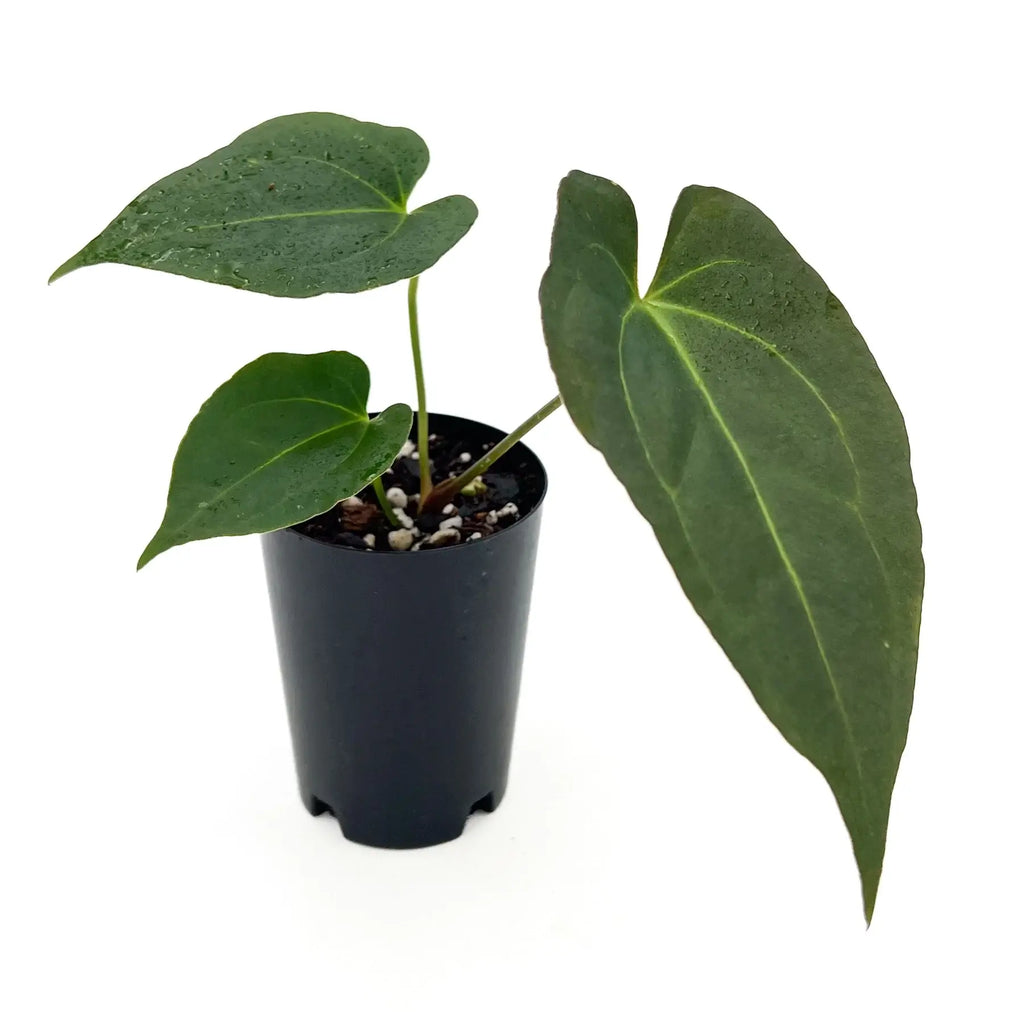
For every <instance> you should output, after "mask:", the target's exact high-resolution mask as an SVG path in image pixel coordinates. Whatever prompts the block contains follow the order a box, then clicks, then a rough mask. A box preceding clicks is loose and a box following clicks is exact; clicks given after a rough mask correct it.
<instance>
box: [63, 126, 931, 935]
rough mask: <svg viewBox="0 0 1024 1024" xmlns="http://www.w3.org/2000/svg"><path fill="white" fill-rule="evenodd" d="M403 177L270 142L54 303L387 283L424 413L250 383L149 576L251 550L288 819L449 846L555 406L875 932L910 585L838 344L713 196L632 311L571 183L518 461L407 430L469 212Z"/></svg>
mask: <svg viewBox="0 0 1024 1024" xmlns="http://www.w3.org/2000/svg"><path fill="white" fill-rule="evenodd" d="M427 160H428V153H427V148H426V146H425V145H424V143H423V141H422V140H421V139H420V138H419V136H417V135H415V134H414V133H413V132H411V131H408V130H407V129H404V128H391V127H384V126H381V125H377V124H372V123H366V122H360V121H356V120H352V119H350V118H347V117H342V116H339V115H336V114H325V113H308V114H296V115H291V116H287V117H279V118H276V119H274V120H271V121H268V122H266V123H264V124H261V125H259V126H257V127H256V128H253V129H251V130H250V131H248V132H245V133H244V134H243V135H241V136H240V137H239V138H237V139H236V140H235V141H234V142H232V143H231V144H230V145H228V146H226V147H225V148H223V149H221V150H218V151H217V152H215V153H213V154H211V155H210V156H208V157H205V158H204V159H202V160H199V161H198V162H196V163H194V164H191V165H190V166H188V167H185V168H183V169H182V170H179V171H176V172H175V173H173V174H171V175H169V176H168V177H166V178H164V179H162V180H161V181H158V182H157V183H156V184H155V185H153V186H151V187H150V188H149V189H147V190H146V191H145V192H143V193H142V194H141V195H140V196H138V198H136V199H135V200H133V201H132V202H131V203H130V204H129V205H128V206H127V207H126V208H125V209H124V210H123V211H122V212H121V213H120V214H119V215H118V216H117V217H116V218H115V219H114V221H113V222H112V223H111V224H110V225H109V226H108V227H107V228H106V229H105V230H104V231H103V232H101V233H100V234H99V235H98V236H97V237H96V238H95V239H94V240H93V241H91V242H90V243H89V244H88V245H86V246H85V248H83V249H82V250H81V251H80V252H79V253H77V254H76V255H75V256H73V257H72V258H71V259H69V260H68V261H67V262H66V263H64V264H63V265H62V266H61V267H60V268H59V269H58V270H57V271H56V272H55V273H54V275H53V278H51V280H53V279H56V278H58V277H61V276H62V275H64V274H66V273H68V272H70V271H72V270H75V269H78V268H80V267H84V266H88V265H91V264H96V263H105V262H106V263H123V264H129V265H132V266H141V267H148V268H151V269H156V270H164V271H168V272H171V273H175V274H182V275H185V276H188V277H193V278H198V279H200V280H204V281H212V282H216V283H220V284H227V285H231V286H232V287H236V288H242V289H248V290H252V291H259V292H264V293H268V294H271V295H280V296H289V297H306V296H312V295H317V294H321V293H323V292H358V291H363V290H366V289H369V288H375V287H380V286H383V285H387V284H392V283H394V282H397V281H401V280H407V281H408V282H409V284H408V310H409V324H410V333H411V340H412V354H413V363H414V368H415V376H416V384H417V410H416V413H415V414H414V413H413V411H412V409H411V408H410V407H409V406H407V405H393V406H391V407H390V408H387V409H385V410H384V411H383V412H381V413H379V414H375V415H371V414H370V413H369V412H368V411H367V396H368V393H369V373H368V371H367V368H366V366H365V365H364V364H363V363H362V362H361V361H360V360H359V359H358V358H357V357H356V356H355V355H352V354H350V353H347V352H321V353H317V354H314V355H294V354H286V353H272V354H269V355H264V356H261V357H259V358H257V359H255V360H254V361H253V362H251V363H249V364H248V365H247V366H245V367H243V368H242V369H241V370H239V371H238V373H237V374H235V376H233V377H232V378H231V379H230V380H228V381H227V382H225V383H224V384H222V385H221V386H220V387H219V388H217V390H216V391H215V392H214V393H213V394H212V396H211V397H210V399H209V400H208V401H207V402H206V403H204V405H203V406H202V408H201V409H200V410H199V412H198V413H197V415H196V416H195V418H194V419H193V420H192V423H191V424H190V426H189V427H188V430H187V431H186V433H185V436H184V438H183V440H182V442H181V445H180V448H179V450H178V453H177V456H176V458H175V461H174V467H173V470H172V474H171V483H170V488H169V493H168V500H167V511H166V514H165V516H164V519H163V522H162V523H161V524H160V527H159V529H158V530H157V531H156V534H155V535H154V537H153V539H152V540H151V541H150V543H149V544H148V545H147V547H146V549H145V551H144V552H143V554H142V556H141V558H140V560H139V565H140V567H141V566H142V565H145V564H146V563H147V562H148V561H150V560H151V559H152V558H154V557H155V556H156V555H158V554H160V553H161V552H163V551H166V550H168V549H169V548H171V547H173V546H175V545H178V544H183V543H186V542H189V541H192V540H197V539H201V538H204V537H213V536H225V535H239V534H249V533H260V534H263V547H264V555H265V560H266V565H267V573H268V581H269V589H270V595H271V601H272V606H273V612H274V618H275V629H276V632H277V638H278V647H279V651H280V656H281V665H282V672H283V676H284V682H285V689H286V694H287V698H288V710H289V720H290V723H291V729H292V736H293V741H294V751H295V757H296V764H297V770H298V777H299V786H300V791H301V793H302V797H303V800H304V802H305V804H306V806H307V808H308V809H309V810H310V811H311V812H313V813H319V812H320V811H322V810H326V809H329V810H331V811H332V812H333V813H334V814H335V815H336V816H337V817H338V818H339V820H340V822H341V824H342V828H343V830H344V831H345V834H346V835H349V836H350V837H351V838H353V839H356V840H359V841H362V842H367V843H371V844H375V845H383V846H421V845H426V844H429V843H434V842H440V841H443V840H445V839H450V838H453V837H454V836H456V835H458V834H459V833H460V832H461V830H462V826H463V823H464V821H465V818H466V816H467V814H468V813H469V812H470V811H471V810H472V809H474V808H476V807H483V808H486V809H493V808H494V807H495V806H496V805H497V803H498V802H499V801H500V799H501V796H502V793H503V792H504V788H505V782H506V778H507V771H508V760H509V753H510V749H511V739H512V730H513V723H514V716H515V707H516V698H517V690H518V685H519V674H520V666H521V657H522V647H523V640H524V634H525V626H526V618H527V609H528V604H529V596H530V587H531V577H532V567H533V559H534V553H535V549H536V541H537V532H538V529H539V521H540V510H541V505H542V502H543V497H544V490H545V476H544V470H543V467H542V466H541V464H540V462H539V461H538V460H537V459H536V457H535V456H534V455H533V454H532V453H531V452H530V451H529V450H528V449H527V448H526V447H525V446H524V445H523V443H522V437H523V436H524V435H525V434H526V433H527V432H528V431H529V430H530V429H531V428H532V427H533V426H535V425H536V424H537V423H539V422H541V420H543V419H544V418H545V417H546V416H548V415H550V414H551V413H552V412H554V411H555V410H556V409H557V408H558V407H559V405H561V404H563V403H564V404H565V406H566V408H567V410H568V412H569V414H570V416H571V418H572V420H573V422H574V423H575V424H576V426H577V427H578V428H579V430H580V432H581V433H582V434H583V436H584V437H585V438H586V439H587V441H589V442H590V443H591V444H592V445H594V446H596V447H597V448H598V449H599V450H600V451H601V452H602V453H603V454H604V456H605V458H606V460H607V462H608V465H609V466H610V467H611V469H612V471H613V472H614V473H615V475H616V476H617V477H618V478H619V479H620V480H621V482H622V483H623V484H624V485H625V487H626V488H627V490H628V492H629V494H630V496H631V498H632V500H633V502H634V504H635V505H636V507H637V508H638V510H639V511H640V513H641V514H642V515H643V516H644V517H645V518H646V519H647V521H648V522H649V523H650V525H651V527H652V528H653V530H654V532H655V534H656V535H657V537H658V540H659V542H660V544H661V546H662V548H663V550H664V552H665V555H666V557H667V558H668V560H669V561H670V563H671V564H672V567H673V569H674V570H675V573H676V575H677V577H678V579H679V582H680V584H681V585H682V587H683V589H684V591H685V592H686V594H687V596H688V597H689V599H690V601H691V603H692V604H693V606H694V608H695V609H696V611H697V612H698V614H699V615H700V616H701V617H702V619H703V620H704V622H705V623H706V624H707V626H708V628H709V629H710V630H711V632H712V634H713V635H714V636H715V638H716V640H717V641H718V642H719V644H720V645H721V646H722V648H723V650H724V651H725V653H726V655H727V656H728V657H729V659H730V660H731V661H732V663H733V665H734V666H735V667H736V669H737V670H738V671H739V672H740V674H741V675H742V676H743V678H744V680H745V681H746V683H747V685H748V686H749V688H750V690H751V691H752V693H753V695H754V697H755V699H756V700H757V701H758V703H759V704H760V706H761V707H762V709H763V710H764V711H765V713H766V714H767V716H768V717H769V718H770V719H771V721H772V722H773V723H774V724H775V725H776V726H777V727H778V728H779V730H780V731H781V732H782V734H783V736H784V737H785V738H786V739H787V740H788V741H789V742H790V743H791V744H792V745H793V746H794V747H795V748H796V749H797V750H798V751H800V753H802V754H803V755H804V756H806V757H807V758H808V759H809V760H810V761H811V762H812V763H813V764H814V765H815V766H816V767H817V768H818V769H819V770H820V771H821V772H822V774H823V775H824V776H825V778H826V780H827V781H828V783H829V785H830V787H831V788H832V790H833V793H834V794H835V797H836V800H837V802H838V804H839V809H840V811H841V813H842V816H843V819H844V821H845V824H846V827H847V829H848V831H849V834H850V837H851V839H852V842H853V848H854V854H855V857H856V860H857V864H858V867H859V870H860V875H861V881H862V891H863V898H864V908H865V913H866V915H867V917H868V920H870V917H871V913H872V910H873V907H874V900H875V895H876V891H877V886H878V880H879V875H880V872H881V866H882V858H883V853H884V847H885V834H886V827H887V823H888V814H889V803H890V797H891V793H892V787H893V784H894V780H895V776H896V771H897V768H898V764H899V760H900V756H901V753H902V750H903V746H904V744H905V741H906V735H907V726H908V721H909V715H910V709H911V702H912V696H913V686H914V674H915V668H916V658H917V637H918V627H919V621H920V608H921V596H922V591H923V563H922V559H921V550H920V549H921V537H920V527H919V523H918V519H917V512H916V498H915V492H914V486H913V481H912V477H911V472H910V461H909V450H908V445H907V440H906V434H905V430H904V426H903V420H902V417H901V415H900V412H899V409H898V407H897V405H896V403H895V401H894V399H893V398H892V395H891V393H890V392H889V389H888V387H887V386H886V383H885V381H884V379H883V377H882V375H881V373H880V371H879V370H878V367H877V366H876V364H875V362H874V360H873V358H872V356H871V354H870V352H869V350H868V348H867V346H866V345H865V343H864V341H863V339H862V338H861V336H860V334H859V333H858V332H857V330H856V328H855V327H854V325H853V324H852V322H851V321H850V318H849V316H848V315H847V313H846V311H845V310H844V309H843V307H842V305H841V304H840V303H839V301H838V300H837V299H836V298H835V296H834V295H833V294H832V293H831V292H830V291H829V290H828V288H827V287H826V286H825V284H824V283H823V282H822V280H821V278H820V277H819V276H818V275H817V274H816V273H815V271H814V270H813V269H812V268H811V267H809V266H808V265H807V264H806V263H805V262H804V261H803V260H802V259H801V258H800V256H799V255H798V253H797V252H796V251H795V250H794V249H793V247H792V246H791V245H790V244H789V243H788V242H787V241H786V239H785V238H784V237H783V236H782V235H781V234H780V232H779V231H778V229H777V228H776V227H775V225H774V224H773V223H772V222H771V221H770V220H769V219H768V218H767V217H766V216H765V215H764V214H763V213H761V212H760V210H758V209H757V208H756V207H754V206H753V205H751V204H750V203H748V202H746V201H745V200H743V199H741V198H739V197H738V196H735V195H732V194H731V193H729V192H725V191H722V190H720V189H716V188H704V187H696V186H691V187H688V188H685V189H684V190H683V191H682V192H681V194H680V196H679V199H678V201H677V203H676V206H675V209H674V211H673V213H672V217H671V221H670V223H669V228H668V234H667V238H666V241H665V245H664V250H663V252H662V256H661V260H660V263H659V265H658V268H657V271H656V273H655V276H654V280H653V281H652V283H651V284H650V286H649V287H648V288H647V290H646V291H643V292H642V291H641V289H640V287H639V284H638V281H637V269H636V266H637V262H636V261H637V225H636V217H635V213H634V210H633V205H632V202H631V201H630V199H629V197H628V195H627V194H626V193H625V192H624V191H623V190H622V189H621V188H620V187H619V186H618V185H616V184H614V183H612V182H611V181H608V180H606V179H604V178H599V177H595V176H592V175H590V174H584V173H582V172H579V171H573V172H572V173H570V174H569V175H568V176H567V177H566V178H565V179H564V180H563V181H562V183H561V186H560V188H559V192H558V204H557V216H556V220H555V225H554V232H553V236H552V242H551V257H550V265H549V267H548V269H547V272H546V273H545V275H544V278H543V281H542V283H541V288H540V305H541V314H542V319H543V326H544V334H545V338H546V341H547V345H548V349H549V354H550V359H551V365H552V368H553V370H554V374H555V378H556V381H557V395H556V396H555V397H554V398H553V399H552V400H551V401H550V402H548V403H547V404H546V405H545V406H543V407H542V408H541V409H539V410H537V411H536V412H534V413H533V414H532V415H529V416H528V417H527V418H526V419H525V420H524V422H523V423H522V425H521V426H520V427H518V428H516V430H514V431H512V432H511V433H509V434H503V433H501V432H500V431H496V430H494V429H493V428H490V427H488V426H485V425H482V424H477V423H472V422H470V421H466V420H462V419H458V418H456V417H452V416H440V415H435V414H433V413H428V410H427V405H426V397H425V385H424V375H423V367H422V360H421V354H420V343H419V328H418V319H417V305H416V302H417V288H418V281H419V275H420V274H421V273H423V272H424V271H425V270H427V269H428V268H429V267H431V266H432V265H433V264H434V263H435V262H436V261H437V260H438V259H439V258H440V257H441V256H442V255H443V254H444V253H445V252H447V250H448V249H450V248H451V247H452V246H453V245H455V244H456V242H458V241H459V240H460V239H461V238H462V236H463V235H464V234H465V233H466V232H467V231H468V230H469V228H470V227H471V226H472V224H473V221H474V219H475V217H476V207H475V206H474V205H473V203H472V202H471V201H470V200H469V199H467V198H465V197H464V196H448V197H447V198H444V199H440V200H436V201H434V202H431V203H428V204H427V205H425V206H422V207H420V208H418V209H414V210H410V209H409V207H408V199H409V194H410V192H411V191H412V188H413V186H414V185H415V184H416V182H417V181H418V180H419V178H420V177H421V175H422V174H423V171H424V170H425V168H426V166H427ZM398 623H401V624H402V627H403V630H404V632H403V635H402V639H401V640H398V639H397V638H396V625H397V624H398Z"/></svg>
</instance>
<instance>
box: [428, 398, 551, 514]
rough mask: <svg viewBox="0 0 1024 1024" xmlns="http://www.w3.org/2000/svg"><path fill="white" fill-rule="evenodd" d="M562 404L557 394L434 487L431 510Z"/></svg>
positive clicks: (478, 473)
mask: <svg viewBox="0 0 1024 1024" xmlns="http://www.w3.org/2000/svg"><path fill="white" fill-rule="evenodd" d="M561 405H562V396H561V395H555V397H554V398H552V399H551V401H550V402H547V403H546V404H545V405H542V406H541V407H540V408H539V409H538V410H537V411H536V412H535V413H534V414H533V415H532V416H530V417H529V418H528V419H525V420H523V422H522V423H520V424H519V426H518V427H516V429H515V430H513V431H512V433H510V434H509V435H508V436H507V437H504V438H502V439H501V440H500V441H499V442H498V443H497V444H496V445H495V446H494V447H493V448H492V449H491V450H490V451H488V452H487V453H486V454H485V455H482V456H481V457H480V458H479V459H477V460H476V462H474V463H473V465H472V466H470V467H469V469H467V470H466V471H465V472H464V473H461V474H459V476H457V477H455V478H454V479H451V480H445V481H444V482H443V483H440V484H438V485H437V487H435V488H434V490H433V493H432V494H431V498H430V508H431V510H433V509H436V507H437V506H438V505H439V504H442V505H443V504H446V503H447V502H448V501H449V500H450V499H451V498H452V497H454V495H456V494H458V493H459V491H461V490H462V488H463V487H465V486H466V485H467V484H469V483H472V482H473V480H475V479H476V478H477V477H478V476H483V474H484V473H486V472H487V470H489V469H490V468H491V466H493V465H494V463H496V462H497V461H498V459H500V458H501V457H502V455H504V454H505V453H506V452H507V451H508V450H509V449H510V448H511V447H512V446H513V445H515V444H516V443H517V442H518V441H520V440H522V438H523V437H525V436H526V434H528V433H529V432H530V431H531V430H533V428H534V427H535V426H537V424H538V423H541V422H543V421H544V420H546V419H547V418H548V417H549V416H550V415H551V414H552V413H553V412H554V411H555V410H556V409H558V408H560V407H561ZM420 507H421V508H426V505H425V504H424V502H422V501H421V502H420Z"/></svg>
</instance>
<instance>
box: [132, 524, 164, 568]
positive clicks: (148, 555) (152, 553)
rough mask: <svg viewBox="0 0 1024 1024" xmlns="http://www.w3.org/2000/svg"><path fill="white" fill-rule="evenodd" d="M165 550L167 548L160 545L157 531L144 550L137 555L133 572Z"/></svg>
mask: <svg viewBox="0 0 1024 1024" xmlns="http://www.w3.org/2000/svg"><path fill="white" fill-rule="evenodd" d="M166 550H167V546H166V545H164V544H161V543H160V531H159V530H158V531H157V533H156V535H155V536H154V537H153V539H152V540H151V541H150V542H149V543H148V544H147V545H146V550H145V551H143V552H142V554H141V555H139V560H138V562H136V563H135V571H136V572H138V571H139V570H140V569H142V567H143V566H145V565H148V564H149V563H150V562H152V561H153V559H154V558H156V556H157V555H159V554H161V553H162V552H164V551H166Z"/></svg>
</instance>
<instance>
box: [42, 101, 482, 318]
mask: <svg viewBox="0 0 1024 1024" xmlns="http://www.w3.org/2000/svg"><path fill="white" fill-rule="evenodd" d="M428 159H429V155H428V153H427V147H426V145H425V143H424V142H423V140H422V139H421V138H420V137H419V136H418V135H417V134H416V133H415V132H412V131H409V129H407V128H388V127H385V126H383V125H379V124H372V123H370V122H366V121H355V120H353V119H352V118H350V117H342V116H341V115H340V114H319V113H308V114H289V115H287V116H285V117H277V118H274V119H273V120H272V121H267V122H265V123H264V124H261V125H257V127H255V128H252V129H250V130H249V131H247V132H245V133H244V134H243V135H240V136H239V137H238V138H237V139H235V141H234V142H232V143H231V144H230V145H229V146H225V147H224V148H223V149H219V150H217V152H215V153H212V154H211V155H210V156H207V157H204V158H203V159H202V160H199V161H197V162H196V163H194V164H191V165H190V166H189V167H185V168H182V169H181V170H180V171H175V172H174V173H173V174H170V175H168V176H167V177H166V178H163V179H162V180H160V181H158V182H157V183H156V184H155V185H152V186H150V188H148V189H146V191H145V192H143V193H142V195H140V196H138V198H136V199H134V200H132V202H131V203H129V204H128V206H127V207H125V209H124V210H122V211H121V213H120V214H118V216H117V217H116V218H115V219H114V220H113V221H112V222H111V223H110V225H109V226H108V227H107V228H106V229H105V230H104V231H103V232H102V233H101V234H99V235H98V236H97V237H96V238H94V239H93V240H92V241H91V242H90V243H89V244H88V245H87V246H85V248H84V249H82V250H81V252H79V253H77V254H76V255H74V256H72V257H71V259H69V260H68V261H67V262H66V263H64V264H63V265H62V266H61V267H60V268H59V269H58V270H57V271H55V273H54V274H53V276H52V277H51V278H50V280H51V281H54V280H56V279H57V278H58V277H62V276H63V275H64V274H67V273H69V272H70V271H72V270H76V269H77V268H79V267H86V266H90V265H92V264H95V263H125V264H128V265H130V266H134V267H149V268H150V269H153V270H165V271H168V272H170V273H172V274H183V275H185V276H186V277H194V278H198V279H199V280H201V281H214V282H216V283H218V284H227V285H232V286H234V287H236V288H245V289H248V290H249V291H256V292H266V293H267V294H270V295H285V296H291V297H295V298H302V297H306V296H310V295H318V294H320V293H321V292H358V291H363V290H365V289H367V288H374V287H376V286H378V285H384V284H391V283H392V282H394V281H400V280H402V279H403V278H407V277H414V276H415V275H417V274H419V273H421V272H422V271H424V270H426V269H427V268H428V267H431V266H433V265H434V263H436V262H437V260H439V259H440V258H441V256H443V255H444V254H445V253H446V252H447V251H448V250H449V249H450V248H451V247H452V246H453V245H455V243H456V242H457V241H459V239H460V238H462V236H463V235H464V234H465V233H466V232H467V231H468V230H469V229H470V227H471V226H472V224H473V221H474V220H475V219H476V206H474V205H473V202H472V201H471V200H469V199H467V198H466V197H465V196H448V197H447V198H445V199H439V200H437V201H436V202H433V203H428V204H427V205H426V206H423V207H420V208H419V209H418V210H414V211H412V212H411V213H410V212H409V211H408V209H407V208H406V202H407V200H408V198H409V193H410V192H411V191H412V188H413V186H414V185H415V184H416V182H417V181H419V179H420V177H421V175H422V174H423V172H424V170H426V167H427V161H428Z"/></svg>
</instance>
